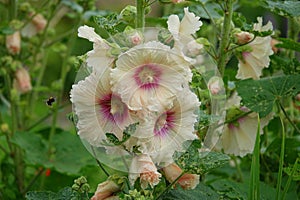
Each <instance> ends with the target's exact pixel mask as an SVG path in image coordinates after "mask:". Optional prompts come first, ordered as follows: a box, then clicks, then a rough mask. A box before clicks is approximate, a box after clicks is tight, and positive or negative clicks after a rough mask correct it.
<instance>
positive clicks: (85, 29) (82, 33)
mask: <svg viewBox="0 0 300 200" xmlns="http://www.w3.org/2000/svg"><path fill="white" fill-rule="evenodd" d="M78 37H81V38H85V39H88V40H89V41H90V42H94V43H96V42H102V41H103V39H102V38H101V37H100V36H99V35H98V34H97V33H95V29H94V28H92V27H89V26H87V25H84V26H80V27H79V28H78Z"/></svg>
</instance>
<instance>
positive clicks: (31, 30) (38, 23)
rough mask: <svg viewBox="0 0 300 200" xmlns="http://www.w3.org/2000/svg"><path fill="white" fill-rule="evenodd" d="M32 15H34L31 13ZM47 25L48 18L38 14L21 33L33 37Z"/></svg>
mask: <svg viewBox="0 0 300 200" xmlns="http://www.w3.org/2000/svg"><path fill="white" fill-rule="evenodd" d="M31 16H32V15H31ZM46 25H47V20H46V19H45V18H44V16H43V15H41V14H37V15H36V16H34V17H33V18H32V20H31V22H29V23H28V24H27V25H26V26H25V27H24V28H23V29H22V30H21V34H22V36H24V37H32V36H35V35H36V34H37V33H39V32H41V31H43V30H44V29H45V27H46Z"/></svg>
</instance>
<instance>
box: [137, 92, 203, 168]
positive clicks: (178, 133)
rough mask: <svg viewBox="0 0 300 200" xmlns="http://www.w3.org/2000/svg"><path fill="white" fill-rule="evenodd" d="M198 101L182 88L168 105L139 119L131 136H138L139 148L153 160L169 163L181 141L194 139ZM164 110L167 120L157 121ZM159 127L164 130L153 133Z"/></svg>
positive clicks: (179, 148)
mask: <svg viewBox="0 0 300 200" xmlns="http://www.w3.org/2000/svg"><path fill="white" fill-rule="evenodd" d="M199 104H200V103H199V101H198V98H197V97H196V95H195V94H194V93H192V92H191V91H189V90H188V89H185V90H184V91H182V93H181V94H179V95H178V96H176V99H174V103H173V107H172V108H170V109H168V110H164V111H162V112H160V113H152V115H149V119H146V120H145V121H144V122H142V123H141V124H140V126H139V127H138V129H137V130H136V133H135V134H134V135H133V136H134V137H136V138H138V145H140V146H141V148H140V150H141V151H142V152H143V153H147V154H149V155H151V157H152V159H153V161H154V162H155V163H160V164H161V163H163V164H170V163H172V162H173V160H172V155H173V153H174V152H175V151H176V150H177V151H180V150H182V144H183V142H185V141H187V140H194V139H196V138H197V136H196V135H195V134H194V123H195V122H196V118H197V116H196V115H195V111H196V110H197V109H198V106H199ZM165 113H169V117H170V118H169V121H168V120H166V121H164V120H163V121H159V120H160V119H161V116H162V115H164V114H165ZM163 119H164V118H163ZM158 123H159V124H158ZM162 127H164V128H162ZM162 129H163V130H164V131H162V132H157V130H162Z"/></svg>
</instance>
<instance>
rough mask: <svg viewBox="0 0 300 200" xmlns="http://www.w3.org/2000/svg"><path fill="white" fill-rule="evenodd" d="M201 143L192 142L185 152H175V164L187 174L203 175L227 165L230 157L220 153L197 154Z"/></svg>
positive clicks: (197, 141)
mask: <svg viewBox="0 0 300 200" xmlns="http://www.w3.org/2000/svg"><path fill="white" fill-rule="evenodd" d="M200 147H201V143H200V141H199V140H194V141H193V142H192V144H191V145H190V146H189V147H188V148H187V150H186V152H184V153H182V152H175V153H174V155H173V157H174V160H175V162H176V163H177V164H178V165H179V166H180V167H181V168H182V170H184V171H185V172H187V173H191V174H200V175H203V174H205V173H207V172H209V171H211V170H213V169H216V168H219V167H221V166H223V165H225V164H227V163H228V161H229V159H230V157H229V156H228V155H226V154H223V153H220V152H199V149H200Z"/></svg>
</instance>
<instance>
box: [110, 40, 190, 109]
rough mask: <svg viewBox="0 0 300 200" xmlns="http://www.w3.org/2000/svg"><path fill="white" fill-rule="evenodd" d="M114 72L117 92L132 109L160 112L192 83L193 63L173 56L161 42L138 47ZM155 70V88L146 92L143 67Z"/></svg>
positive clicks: (118, 62) (121, 58) (118, 64)
mask: <svg viewBox="0 0 300 200" xmlns="http://www.w3.org/2000/svg"><path fill="white" fill-rule="evenodd" d="M116 66H117V67H116V68H115V69H113V70H112V81H111V83H112V85H113V91H114V92H115V93H117V94H119V95H120V96H121V98H122V100H123V101H124V102H125V103H126V104H127V105H128V106H129V108H130V109H132V110H141V109H143V108H147V109H150V110H156V111H157V108H158V107H160V106H161V104H162V105H165V106H163V107H168V105H170V102H171V101H172V100H173V97H174V96H175V95H176V94H177V93H178V91H181V90H182V85H186V84H187V83H188V81H190V80H191V77H192V74H191V71H190V69H189V63H188V62H186V61H185V60H184V59H183V58H182V57H181V56H178V55H177V54H173V53H172V51H171V50H170V48H169V47H168V46H165V45H163V44H161V43H159V42H148V43H146V44H142V45H138V46H136V47H134V48H132V49H130V50H129V51H127V52H125V53H123V54H121V55H120V56H119V58H118V60H117V62H116ZM144 66H145V67H146V71H147V68H149V71H150V72H151V70H153V71H154V72H155V73H154V72H153V73H154V75H153V76H152V77H151V76H150V77H149V78H150V79H151V78H153V79H154V82H155V84H156V85H155V86H153V87H149V88H148V89H145V87H144V86H143V85H141V84H140V83H139V82H138V79H139V70H140V69H141V68H142V67H144Z"/></svg>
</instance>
